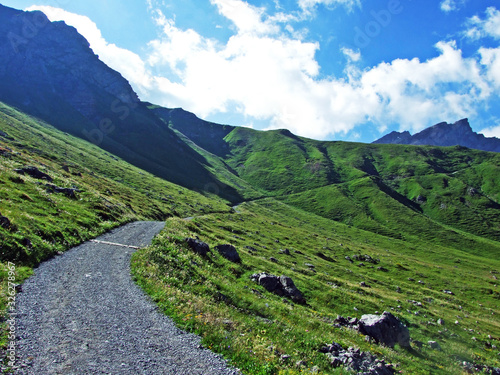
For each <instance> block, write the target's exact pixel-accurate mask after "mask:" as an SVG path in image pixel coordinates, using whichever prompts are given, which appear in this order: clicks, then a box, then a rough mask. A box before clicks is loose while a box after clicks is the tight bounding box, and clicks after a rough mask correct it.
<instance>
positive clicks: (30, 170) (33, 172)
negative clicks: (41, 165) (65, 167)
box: [14, 167, 52, 182]
mask: <svg viewBox="0 0 500 375" xmlns="http://www.w3.org/2000/svg"><path fill="white" fill-rule="evenodd" d="M14 172H17V173H19V174H22V175H25V174H27V175H28V176H31V177H33V178H36V179H39V180H47V181H49V182H52V177H50V176H49V175H48V174H47V173H43V172H42V171H40V170H39V169H38V168H37V167H24V168H19V169H14Z"/></svg>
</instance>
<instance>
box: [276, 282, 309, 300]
mask: <svg viewBox="0 0 500 375" xmlns="http://www.w3.org/2000/svg"><path fill="white" fill-rule="evenodd" d="M280 284H281V286H282V288H283V290H284V291H285V295H286V296H287V297H290V298H291V300H292V301H293V302H296V303H300V304H305V303H306V299H305V298H304V296H303V295H302V293H301V291H300V290H299V289H297V287H296V286H295V284H294V282H293V280H292V279H291V278H290V277H288V276H283V275H282V276H280Z"/></svg>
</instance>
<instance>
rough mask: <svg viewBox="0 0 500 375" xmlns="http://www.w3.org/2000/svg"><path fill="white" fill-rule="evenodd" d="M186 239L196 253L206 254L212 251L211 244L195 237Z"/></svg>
mask: <svg viewBox="0 0 500 375" xmlns="http://www.w3.org/2000/svg"><path fill="white" fill-rule="evenodd" d="M184 241H186V242H187V244H188V245H189V247H190V248H191V249H192V250H193V251H194V252H195V253H196V254H199V255H201V256H206V255H207V254H208V252H209V251H210V246H208V244H206V243H205V242H203V241H200V240H198V239H195V238H186V239H185V240H184Z"/></svg>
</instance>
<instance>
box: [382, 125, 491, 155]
mask: <svg viewBox="0 0 500 375" xmlns="http://www.w3.org/2000/svg"><path fill="white" fill-rule="evenodd" d="M373 143H386V144H387V143H389V144H407V145H419V146H421V145H429V146H464V147H468V148H473V149H478V150H483V151H493V152H500V139H498V138H495V137H492V138H488V137H485V136H484V135H483V134H478V133H476V132H474V131H473V130H472V127H471V125H470V123H469V119H467V118H463V119H461V120H458V121H456V122H454V123H447V122H440V123H438V124H436V125H433V126H431V127H428V128H426V129H424V130H422V131H421V132H419V133H416V134H414V135H411V134H410V133H409V132H408V131H404V132H396V131H393V132H391V133H389V134H387V135H385V136H383V137H382V138H380V139H378V140H376V141H374V142H373Z"/></svg>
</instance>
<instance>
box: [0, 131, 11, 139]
mask: <svg viewBox="0 0 500 375" xmlns="http://www.w3.org/2000/svg"><path fill="white" fill-rule="evenodd" d="M0 137H2V138H5V139H8V140H9V141H13V140H14V138H12V137H10V136H9V135H8V134H7V133H6V132H3V131H1V130H0Z"/></svg>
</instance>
